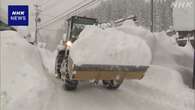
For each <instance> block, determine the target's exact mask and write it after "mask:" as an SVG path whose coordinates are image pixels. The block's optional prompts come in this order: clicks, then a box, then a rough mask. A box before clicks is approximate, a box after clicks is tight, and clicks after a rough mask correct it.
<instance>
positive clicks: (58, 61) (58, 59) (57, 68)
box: [55, 51, 65, 78]
mask: <svg viewBox="0 0 195 110" xmlns="http://www.w3.org/2000/svg"><path fill="white" fill-rule="evenodd" d="M64 55H65V51H60V52H59V53H58V55H57V57H56V62H55V74H56V78H61V72H60V68H61V64H62V62H63V59H64Z"/></svg>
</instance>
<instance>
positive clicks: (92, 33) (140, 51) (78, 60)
mask: <svg viewBox="0 0 195 110" xmlns="http://www.w3.org/2000/svg"><path fill="white" fill-rule="evenodd" d="M70 55H71V58H72V59H73V61H74V63H75V64H78V65H79V64H114V65H149V64H150V63H151V59H152V55H151V50H150V48H149V46H148V45H147V44H146V42H145V41H144V40H142V39H140V38H139V37H136V36H133V35H128V34H125V33H123V32H121V31H118V30H117V29H115V28H108V29H105V30H103V29H101V28H98V27H95V26H90V27H88V28H87V29H85V30H84V31H83V32H82V33H81V34H80V36H79V39H78V40H77V41H76V42H74V44H73V47H72V48H71V51H70Z"/></svg>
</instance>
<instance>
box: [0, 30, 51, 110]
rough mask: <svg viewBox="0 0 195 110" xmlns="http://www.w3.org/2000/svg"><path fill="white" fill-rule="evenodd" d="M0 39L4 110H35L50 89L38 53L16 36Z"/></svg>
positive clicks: (4, 33)
mask: <svg viewBox="0 0 195 110" xmlns="http://www.w3.org/2000/svg"><path fill="white" fill-rule="evenodd" d="M0 35H1V47H0V48H1V101H2V103H1V104H2V106H1V107H3V106H4V108H2V109H6V110H39V109H41V108H43V107H44V105H45V104H41V103H42V102H43V100H47V98H48V96H49V94H45V93H44V92H45V91H47V90H48V88H49V87H51V86H52V84H51V83H49V82H48V80H47V78H46V77H45V75H44V74H43V73H45V71H44V69H43V67H42V63H41V58H40V55H39V52H38V49H37V48H35V47H34V46H32V45H31V44H29V43H27V41H25V40H24V39H23V38H22V37H21V36H20V35H19V34H18V33H17V32H14V31H2V32H0Z"/></svg>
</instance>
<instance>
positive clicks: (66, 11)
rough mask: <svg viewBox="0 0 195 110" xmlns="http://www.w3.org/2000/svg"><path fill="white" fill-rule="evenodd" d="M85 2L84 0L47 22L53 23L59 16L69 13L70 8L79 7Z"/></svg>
mask: <svg viewBox="0 0 195 110" xmlns="http://www.w3.org/2000/svg"><path fill="white" fill-rule="evenodd" d="M85 1H86V0H83V1H81V2H79V3H78V4H76V5H74V6H73V7H71V8H70V9H68V10H66V11H65V12H62V13H60V14H59V15H57V16H55V17H53V18H52V19H51V20H49V21H48V22H50V21H53V20H55V19H57V18H58V17H59V16H61V15H63V14H64V13H67V12H69V11H71V10H72V8H75V7H77V6H79V5H80V4H82V3H84V2H85Z"/></svg>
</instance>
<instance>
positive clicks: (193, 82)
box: [192, 30, 195, 89]
mask: <svg viewBox="0 0 195 110" xmlns="http://www.w3.org/2000/svg"><path fill="white" fill-rule="evenodd" d="M193 36H194V45H195V30H194V32H193ZM194 48H195V46H194ZM192 80H193V81H192V85H193V89H195V50H194V71H193V79H192Z"/></svg>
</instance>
